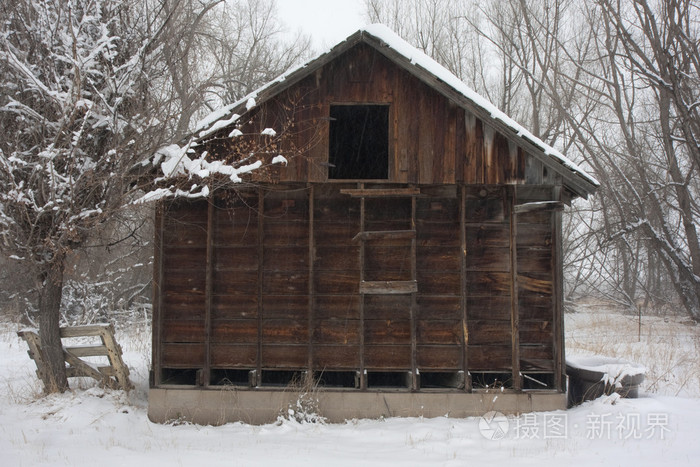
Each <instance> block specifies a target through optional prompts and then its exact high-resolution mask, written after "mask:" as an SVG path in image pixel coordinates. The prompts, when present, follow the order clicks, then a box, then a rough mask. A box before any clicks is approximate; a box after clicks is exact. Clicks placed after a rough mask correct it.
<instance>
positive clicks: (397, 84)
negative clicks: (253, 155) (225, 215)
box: [207, 44, 559, 185]
mask: <svg viewBox="0 0 700 467" xmlns="http://www.w3.org/2000/svg"><path fill="white" fill-rule="evenodd" d="M353 103H355V104H389V135H388V137H389V176H388V179H387V181H389V182H397V183H419V184H453V183H465V184H495V185H500V184H522V183H532V184H545V185H552V184H555V183H556V182H557V180H558V178H559V176H558V175H557V174H555V173H553V172H550V171H548V170H547V168H546V167H545V166H544V165H543V164H542V163H541V162H539V161H538V160H536V159H535V158H534V157H532V156H528V155H527V154H526V153H525V152H524V151H523V149H522V148H521V147H519V146H517V145H516V144H514V143H513V142H511V141H509V140H508V139H506V137H504V136H503V135H502V134H500V133H498V132H497V131H494V129H493V128H492V127H491V126H489V124H488V123H487V122H484V121H483V120H481V119H479V118H477V117H476V116H474V115H473V114H472V113H470V112H469V111H468V110H466V109H464V108H462V107H460V106H458V105H456V104H455V103H453V102H452V101H451V100H450V99H448V98H447V97H445V96H444V95H442V94H440V93H439V92H437V91H436V90H435V89H433V88H431V87H430V86H428V85H427V84H424V83H423V82H421V81H420V80H419V79H418V78H416V77H415V76H413V75H411V74H410V73H408V72H407V71H405V70H403V69H402V68H400V67H398V66H397V65H396V64H394V63H393V62H392V61H390V60H389V59H387V58H386V57H384V56H383V55H382V54H381V53H380V52H378V51H377V50H376V49H374V48H373V47H370V46H368V45H366V44H359V45H357V46H356V47H354V48H352V49H350V50H349V51H347V52H346V53H345V54H343V55H341V56H340V57H338V58H337V59H335V60H333V61H331V62H330V63H328V64H326V65H325V66H323V67H321V68H320V69H319V70H317V71H316V72H315V73H313V74H311V75H310V76H308V77H307V78H305V79H303V80H301V81H300V82H299V83H296V84H294V85H292V86H291V87H290V88H288V89H286V90H285V91H283V92H281V93H280V94H279V95H277V96H275V97H274V98H272V99H270V100H268V101H266V102H264V103H262V104H261V105H260V106H259V107H258V108H256V109H255V110H254V112H255V115H256V117H255V119H254V122H255V123H254V124H253V126H252V127H251V128H250V129H249V130H250V133H251V134H256V133H259V132H260V131H261V130H262V129H263V128H268V127H270V128H274V129H276V130H277V131H284V132H285V137H284V138H283V142H282V143H281V144H282V147H281V148H275V149H279V152H281V153H283V154H297V156H296V157H292V158H291V160H290V163H289V166H288V167H285V168H283V169H280V170H277V169H275V174H274V178H275V179H276V180H279V181H283V182H326V181H327V180H328V160H329V156H328V145H329V142H328V131H329V130H328V129H329V116H330V106H331V105H332V104H353ZM228 133H230V129H224V130H222V131H221V132H220V134H219V135H218V137H217V138H214V139H213V142H212V143H210V145H209V146H208V147H207V150H209V151H210V153H212V154H214V155H215V156H218V155H221V154H225V153H226V152H227V151H228V150H230V148H231V147H232V144H233V143H232V141H233V140H235V138H234V139H233V140H232V139H231V138H228ZM276 154H277V152H274V151H273V152H270V153H269V154H267V155H262V154H261V155H260V157H267V158H268V159H269V158H272V157H274V156H275V155H276Z"/></svg>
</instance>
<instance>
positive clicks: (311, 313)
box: [307, 183, 316, 376]
mask: <svg viewBox="0 0 700 467" xmlns="http://www.w3.org/2000/svg"><path fill="white" fill-rule="evenodd" d="M307 187H308V189H309V218H308V222H309V284H308V287H309V288H308V292H309V301H308V305H309V308H308V318H309V329H308V336H309V355H308V358H309V363H308V367H309V368H308V371H309V374H310V375H312V376H313V371H314V345H313V342H314V324H315V319H314V308H315V307H314V305H315V302H316V298H315V296H316V290H315V287H314V273H315V270H314V256H315V254H314V251H315V247H316V245H315V243H316V242H315V237H314V186H313V185H312V184H310V183H309V184H308V185H307Z"/></svg>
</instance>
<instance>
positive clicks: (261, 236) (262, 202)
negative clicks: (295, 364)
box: [255, 187, 265, 386]
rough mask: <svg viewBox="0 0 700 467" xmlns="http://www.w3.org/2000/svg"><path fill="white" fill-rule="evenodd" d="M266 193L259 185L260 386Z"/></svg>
mask: <svg viewBox="0 0 700 467" xmlns="http://www.w3.org/2000/svg"><path fill="white" fill-rule="evenodd" d="M264 215H265V194H264V192H263V189H262V187H258V245H257V247H258V359H257V367H256V380H255V385H256V386H259V385H260V382H261V378H262V337H263V332H262V330H263V279H264V277H263V264H264V261H263V254H264V253H265V248H264V238H265V234H264V232H263V229H264V228H265V223H264V221H263V217H264Z"/></svg>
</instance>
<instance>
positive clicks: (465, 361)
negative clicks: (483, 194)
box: [459, 185, 472, 392]
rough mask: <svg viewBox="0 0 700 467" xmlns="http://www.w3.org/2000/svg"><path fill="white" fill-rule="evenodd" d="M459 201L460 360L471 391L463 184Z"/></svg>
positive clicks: (465, 195)
mask: <svg viewBox="0 0 700 467" xmlns="http://www.w3.org/2000/svg"><path fill="white" fill-rule="evenodd" d="M459 191H460V202H459V244H460V255H459V256H460V275H459V283H460V287H459V288H460V307H461V310H462V355H461V358H462V362H461V368H462V371H463V372H464V390H465V391H467V392H471V390H472V379H471V377H470V376H469V326H468V311H469V310H468V309H467V219H466V208H467V190H466V187H465V186H464V185H460V187H459Z"/></svg>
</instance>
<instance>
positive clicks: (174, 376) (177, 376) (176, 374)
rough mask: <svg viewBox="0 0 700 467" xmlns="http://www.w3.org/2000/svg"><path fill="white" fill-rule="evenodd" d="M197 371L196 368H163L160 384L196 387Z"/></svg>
mask: <svg viewBox="0 0 700 467" xmlns="http://www.w3.org/2000/svg"><path fill="white" fill-rule="evenodd" d="M197 371H198V370H197V369H195V368H163V369H162V370H161V373H160V384H177V385H184V386H195V385H196V384H197Z"/></svg>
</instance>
